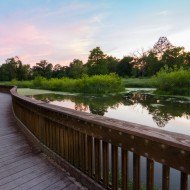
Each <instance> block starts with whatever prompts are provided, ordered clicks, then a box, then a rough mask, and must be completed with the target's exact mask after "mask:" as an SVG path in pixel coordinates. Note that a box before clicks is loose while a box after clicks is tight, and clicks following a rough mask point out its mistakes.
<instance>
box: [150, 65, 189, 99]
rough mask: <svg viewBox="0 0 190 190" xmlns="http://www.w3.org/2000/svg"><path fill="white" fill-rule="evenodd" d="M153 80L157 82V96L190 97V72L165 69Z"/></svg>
mask: <svg viewBox="0 0 190 190" xmlns="http://www.w3.org/2000/svg"><path fill="white" fill-rule="evenodd" d="M153 80H154V81H155V82H156V86H157V91H156V93H157V94H165V95H184V96H190V70H185V69H183V68H181V69H178V70H177V69H174V70H168V69H167V68H165V69H163V70H161V71H160V72H159V73H157V75H156V76H155V77H153Z"/></svg>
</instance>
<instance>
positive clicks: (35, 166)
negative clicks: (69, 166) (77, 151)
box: [0, 93, 85, 190]
mask: <svg viewBox="0 0 190 190" xmlns="http://www.w3.org/2000/svg"><path fill="white" fill-rule="evenodd" d="M11 107H12V103H11V97H10V95H8V94H3V93H0V189H3V190H10V189H15V190H20V189H22V190H27V189H35V190H36V189H38V190H40V189H55V190H58V189H65V188H66V189H67V187H68V189H71V187H72V189H85V188H83V187H82V186H81V185H78V183H75V181H74V180H71V178H70V177H69V176H68V174H67V173H66V172H64V171H62V170H61V169H60V168H58V167H56V166H55V165H54V164H52V163H51V162H50V161H49V160H48V158H47V157H46V156H45V155H44V154H43V153H38V154H37V153H35V152H33V151H32V149H31V147H30V146H29V145H28V143H27V140H26V138H25V137H24V135H23V134H22V133H21V132H20V131H19V128H18V127H17V125H16V121H15V118H14V116H13V114H12V108H11Z"/></svg>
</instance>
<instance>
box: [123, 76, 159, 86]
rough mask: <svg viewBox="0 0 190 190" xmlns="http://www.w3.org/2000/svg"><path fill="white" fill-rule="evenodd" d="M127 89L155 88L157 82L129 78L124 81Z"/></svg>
mask: <svg viewBox="0 0 190 190" xmlns="http://www.w3.org/2000/svg"><path fill="white" fill-rule="evenodd" d="M122 80H123V83H124V85H125V87H128V88H154V87H156V84H155V81H153V80H152V79H151V78H128V79H122Z"/></svg>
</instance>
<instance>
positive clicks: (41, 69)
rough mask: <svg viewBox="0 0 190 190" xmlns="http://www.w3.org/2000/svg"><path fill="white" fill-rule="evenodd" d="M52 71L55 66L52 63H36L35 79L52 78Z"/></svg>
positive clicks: (34, 68)
mask: <svg viewBox="0 0 190 190" xmlns="http://www.w3.org/2000/svg"><path fill="white" fill-rule="evenodd" d="M52 69H53V65H52V64H51V63H48V62H47V61H46V60H42V61H40V62H39V63H36V66H34V67H33V68H32V70H33V76H34V77H36V76H42V77H45V78H51V77H52Z"/></svg>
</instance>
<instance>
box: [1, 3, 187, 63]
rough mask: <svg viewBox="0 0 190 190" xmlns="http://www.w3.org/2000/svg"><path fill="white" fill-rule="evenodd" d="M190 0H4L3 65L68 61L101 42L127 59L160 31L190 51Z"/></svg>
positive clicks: (85, 54)
mask: <svg viewBox="0 0 190 190" xmlns="http://www.w3.org/2000/svg"><path fill="white" fill-rule="evenodd" d="M189 7H190V0H1V1H0V64H1V63H4V62H5V60H6V59H7V58H10V57H14V56H18V57H19V58H20V59H21V60H22V62H23V63H24V64H31V65H34V64H35V63H37V62H39V61H40V60H47V61H48V62H50V63H52V64H54V65H55V64H61V65H62V66H63V65H69V63H70V62H71V61H72V60H73V59H76V58H77V59H81V60H83V61H84V62H86V60H87V59H88V55H89V51H90V50H92V49H93V48H95V47H97V46H99V47H101V49H102V50H103V51H104V53H106V54H108V55H112V56H115V57H117V58H122V57H123V56H126V55H132V54H133V53H134V52H136V51H139V50H142V49H144V50H148V49H150V48H151V47H152V46H153V45H154V44H155V42H156V41H157V40H158V38H159V37H160V36H166V37H167V38H168V39H169V41H170V42H171V43H172V44H173V45H176V46H184V47H185V49H186V50H187V51H189V50H190V11H189Z"/></svg>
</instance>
